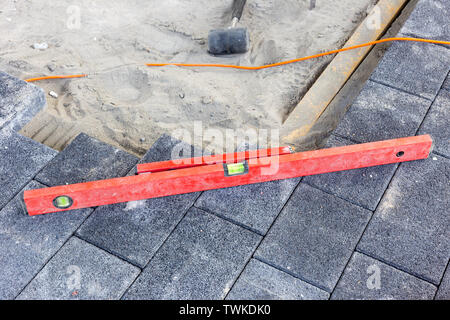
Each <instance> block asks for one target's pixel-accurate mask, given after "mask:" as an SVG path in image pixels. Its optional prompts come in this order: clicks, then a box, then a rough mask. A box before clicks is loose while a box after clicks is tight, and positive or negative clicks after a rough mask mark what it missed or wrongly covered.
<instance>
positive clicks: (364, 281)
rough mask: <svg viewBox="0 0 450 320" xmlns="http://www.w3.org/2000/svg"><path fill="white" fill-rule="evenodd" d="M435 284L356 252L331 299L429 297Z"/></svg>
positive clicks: (432, 295)
mask: <svg viewBox="0 0 450 320" xmlns="http://www.w3.org/2000/svg"><path fill="white" fill-rule="evenodd" d="M435 292H436V287H435V286H433V285H432V284H430V283H428V282H426V281H423V280H420V279H418V278H416V277H413V276H411V275H409V274H407V273H405V272H402V271H400V270H397V269H395V268H393V267H391V266H388V265H386V264H384V263H382V262H380V261H378V260H375V259H372V258H370V257H368V256H366V255H363V254H360V253H358V252H355V253H354V255H353V257H352V259H351V260H350V262H349V264H348V266H347V268H346V269H345V271H344V275H343V276H342V278H341V279H340V280H339V283H338V284H337V286H336V289H335V290H334V292H333V294H332V296H331V299H336V300H337V299H339V300H432V299H433V297H434V294H435Z"/></svg>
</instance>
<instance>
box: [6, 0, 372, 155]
mask: <svg viewBox="0 0 450 320" xmlns="http://www.w3.org/2000/svg"><path fill="white" fill-rule="evenodd" d="M376 2H377V1H376V0H340V1H334V0H318V1H317V7H316V8H315V9H314V10H309V0H283V1H282V0H278V1H273V0H249V1H248V3H247V6H246V8H245V10H244V15H243V18H242V20H241V25H242V26H246V27H247V28H248V29H249V31H250V35H251V49H250V51H249V52H248V53H246V54H244V55H234V56H227V57H213V56H211V55H209V54H208V53H207V44H206V39H207V35H208V31H209V30H210V29H216V28H222V27H225V26H227V25H228V24H229V20H230V14H231V4H232V0H195V1H187V0H166V1H156V0H150V1H148V0H147V1H142V0H141V1H137V0H132V1H122V0H109V1H100V0H97V1H87V0H82V1H76V2H74V1H68V0H60V1H50V0H40V1H28V0H17V1H14V0H0V11H1V12H0V30H2V37H0V69H2V70H5V71H7V72H9V73H12V74H14V75H16V76H18V77H20V78H28V77H34V76H41V75H54V74H77V73H88V74H89V78H86V79H77V80H56V81H55V80H52V81H43V82H39V83H36V84H37V85H39V86H40V87H42V88H43V89H44V90H45V91H46V92H47V93H48V92H49V91H51V90H52V91H55V92H56V93H58V95H59V96H58V98H56V99H55V98H53V97H50V96H48V97H47V100H48V106H47V108H46V109H45V110H44V111H43V112H41V113H40V114H39V115H38V116H36V118H35V119H34V120H33V121H32V122H30V123H29V124H28V125H27V126H26V127H25V128H24V129H23V133H24V134H25V135H27V136H29V137H31V138H33V139H35V140H37V141H39V142H43V143H45V144H47V145H49V146H51V147H53V148H55V149H62V148H64V146H65V145H66V144H67V143H68V142H69V141H70V140H71V139H72V138H73V137H74V136H75V135H76V134H78V132H80V131H83V132H86V133H88V134H89V135H91V136H94V137H96V138H98V139H100V140H102V141H105V142H108V143H110V144H113V145H115V146H119V147H121V148H123V149H125V150H127V151H129V152H132V153H134V154H137V155H142V153H143V152H145V150H146V149H148V147H149V146H150V145H151V144H152V143H153V142H154V141H155V140H156V139H157V138H158V137H159V136H160V135H161V134H162V133H169V134H174V130H176V129H180V128H183V129H186V130H187V132H192V131H193V123H194V122H201V125H202V127H203V128H204V130H206V129H208V128H215V129H219V130H221V131H224V130H225V129H234V130H236V131H237V133H236V134H239V133H238V132H239V131H243V130H246V129H249V128H250V129H257V128H259V129H261V128H264V129H268V128H278V127H279V126H280V125H281V124H282V122H283V120H284V119H285V118H286V117H287V115H288V114H289V112H290V111H291V110H292V108H293V107H295V105H296V104H297V103H298V101H299V100H300V99H301V97H302V96H303V95H304V93H305V92H306V91H307V90H308V88H309V87H310V86H311V84H312V83H313V82H314V80H315V79H316V78H317V77H318V75H319V74H320V72H321V71H322V70H323V69H324V68H325V67H326V65H327V63H328V62H329V61H330V59H331V58H332V57H326V58H320V59H317V60H311V61H308V62H302V63H297V64H294V65H288V66H284V67H281V68H273V69H266V70H262V71H239V70H230V69H226V70H223V69H201V68H194V69H188V68H179V67H164V68H149V67H146V66H145V65H144V64H145V63H150V62H187V63H195V62H199V63H227V64H239V65H251V66H253V65H262V64H268V63H273V62H277V61H280V60H287V59H293V58H297V57H301V56H306V55H310V54H315V53H318V52H323V51H328V50H332V49H335V48H339V47H342V45H343V44H344V43H345V41H346V40H347V39H348V38H349V37H350V36H351V34H352V32H353V30H354V29H355V28H356V27H357V26H358V24H359V23H360V22H361V21H362V20H363V19H364V17H365V16H366V15H367V12H368V10H370V8H372V5H373V4H374V3H376ZM74 3H75V4H76V5H75V7H74V6H73V4H74ZM78 12H79V18H80V19H79V23H78V20H77V14H78ZM42 42H45V43H47V44H48V48H47V49H44V50H39V49H34V48H33V47H32V46H33V44H34V43H42ZM197 124H198V123H197ZM205 140H208V139H205ZM212 140H213V139H211V141H209V142H211V143H212V144H211V146H212V145H213V144H214V142H213V141H212ZM209 142H208V141H205V145H203V147H206V146H207V145H208V143H209Z"/></svg>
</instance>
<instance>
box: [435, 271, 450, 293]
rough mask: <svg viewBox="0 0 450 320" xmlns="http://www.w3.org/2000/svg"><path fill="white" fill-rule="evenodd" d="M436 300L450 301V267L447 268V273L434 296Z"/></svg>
mask: <svg viewBox="0 0 450 320" xmlns="http://www.w3.org/2000/svg"><path fill="white" fill-rule="evenodd" d="M436 300H450V267H447V271H446V272H445V275H444V278H443V279H442V282H441V285H440V286H439V290H438V292H437V294H436Z"/></svg>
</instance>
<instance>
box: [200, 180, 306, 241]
mask: <svg viewBox="0 0 450 320" xmlns="http://www.w3.org/2000/svg"><path fill="white" fill-rule="evenodd" d="M299 181H300V179H287V180H282V181H272V182H266V183H259V184H252V185H246V186H239V187H234V188H227V189H219V190H211V191H206V192H204V193H203V194H202V195H201V196H200V198H199V199H198V200H197V202H196V203H195V206H196V207H198V208H201V209H204V210H206V211H209V212H213V213H214V214H217V215H218V216H221V217H224V218H225V219H228V220H230V221H233V222H235V223H237V224H239V225H244V226H246V227H248V228H250V229H251V230H254V231H255V232H257V233H259V234H262V235H263V234H265V233H266V232H267V230H269V228H270V226H271V225H272V223H273V221H274V220H275V219H276V217H277V216H278V214H279V213H280V211H281V209H282V208H283V206H284V204H285V203H286V201H287V200H288V198H289V196H290V195H291V193H292V191H293V190H294V188H295V187H296V186H297V184H298V183H299Z"/></svg>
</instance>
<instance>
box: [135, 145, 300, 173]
mask: <svg viewBox="0 0 450 320" xmlns="http://www.w3.org/2000/svg"><path fill="white" fill-rule="evenodd" d="M290 153H292V149H291V147H280V148H271V149H265V150H251V151H243V152H236V153H228V154H220V155H213V156H206V157H195V158H187V159H178V160H169V161H161V162H151V163H144V164H138V165H137V174H141V173H149V172H153V173H154V172H160V171H167V170H175V169H185V168H193V167H200V166H206V165H211V164H218V163H233V162H240V161H245V160H249V159H255V158H262V157H271V156H274V155H283V154H290Z"/></svg>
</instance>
